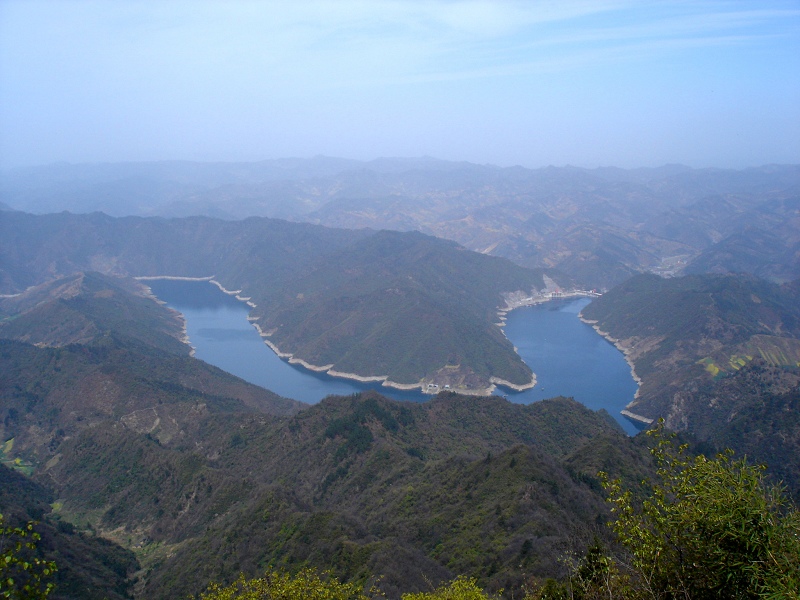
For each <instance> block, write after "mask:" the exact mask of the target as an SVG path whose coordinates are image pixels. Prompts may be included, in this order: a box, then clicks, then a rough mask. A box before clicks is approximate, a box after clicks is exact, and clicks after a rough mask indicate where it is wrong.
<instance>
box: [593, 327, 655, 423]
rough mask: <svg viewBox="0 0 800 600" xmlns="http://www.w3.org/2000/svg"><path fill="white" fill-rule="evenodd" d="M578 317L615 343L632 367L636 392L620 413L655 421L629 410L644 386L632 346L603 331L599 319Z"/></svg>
mask: <svg viewBox="0 0 800 600" xmlns="http://www.w3.org/2000/svg"><path fill="white" fill-rule="evenodd" d="M578 318H579V319H580V320H581V321H583V322H584V323H586V324H587V325H591V327H592V329H594V330H595V331H596V332H597V333H598V334H600V335H601V336H603V337H604V338H605V339H607V340H608V341H609V342H611V343H612V344H614V346H615V347H616V348H617V350H619V351H620V352H622V355H623V356H624V357H625V362H627V363H628V366H629V367H630V368H631V377H633V380H634V381H635V382H636V393H635V394H634V395H633V400H632V401H631V402H630V403H629V404H628V405H627V406H626V407H625V409H624V410H622V411H620V414H622V415H624V416H626V417H628V418H629V419H633V420H634V421H639V422H640V423H645V424H647V425H650V424H651V423H652V422H653V419H650V418H648V417H645V416H643V415H637V414H636V413H634V412H631V411H630V410H628V409H629V408H632V407H633V406H635V404H636V400H637V399H638V398H639V390H640V388H641V386H642V379H641V378H640V377H639V376H638V375H637V374H636V367H635V366H634V364H633V360H632V359H631V357H630V354H631V351H632V348H630V347H628V346H626V345H625V344H623V343H622V342H621V341H620V340H618V339H617V338H615V337H612V336H611V334H610V333H608V332H607V331H603V330H602V329H600V327H599V326H598V325H597V321H593V320H592V319H587V318H585V317H584V316H583V314H578Z"/></svg>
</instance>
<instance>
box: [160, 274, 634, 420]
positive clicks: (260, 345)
mask: <svg viewBox="0 0 800 600" xmlns="http://www.w3.org/2000/svg"><path fill="white" fill-rule="evenodd" d="M146 283H147V285H149V286H150V288H151V289H152V290H153V293H154V294H155V295H156V296H157V297H158V298H159V299H161V300H162V301H164V302H166V303H167V305H168V306H169V307H170V308H173V309H175V310H177V311H179V312H181V313H182V314H183V316H184V318H185V319H186V332H187V334H188V336H189V340H190V343H191V345H192V346H193V347H194V348H195V356H196V357H197V358H199V359H201V360H204V361H205V362H207V363H210V364H213V365H215V366H217V367H219V368H221V369H223V370H225V371H228V372H229V373H232V374H234V375H236V376H238V377H241V378H242V379H245V380H246V381H249V382H251V383H254V384H256V385H260V386H262V387H265V388H267V389H269V390H272V391H273V392H275V393H276V394H280V395H281V396H285V397H287V398H294V399H296V400H301V401H303V402H308V403H311V404H313V403H316V402H319V401H320V400H321V399H322V398H324V397H325V396H328V395H331V394H336V395H345V394H353V393H357V392H361V391H364V390H368V389H372V390H378V391H380V393H382V394H383V395H385V396H388V397H390V398H395V399H398V400H408V401H414V402H423V401H425V400H428V399H429V398H430V396H427V395H425V394H422V393H421V392H413V391H411V392H407V391H401V390H396V389H393V388H389V387H383V386H381V385H380V383H360V382H357V381H353V380H348V379H340V378H336V377H331V376H329V375H326V374H324V373H315V372H313V371H309V370H307V369H304V368H302V367H300V366H296V365H292V364H289V362H288V361H286V360H284V359H281V358H279V357H278V356H277V355H276V354H275V353H274V352H273V351H272V350H271V349H270V348H269V347H268V346H267V345H266V344H265V343H264V342H263V340H262V339H261V336H259V334H258V332H257V331H256V329H255V328H254V327H253V326H252V324H251V323H250V322H249V321H248V320H247V315H248V313H249V311H250V309H249V307H248V306H247V305H246V304H245V303H243V302H240V301H239V300H237V299H236V298H234V297H233V296H230V295H228V294H225V293H224V292H222V291H221V290H220V289H219V288H218V287H216V286H215V285H213V284H211V283H209V282H207V281H185V280H170V279H158V280H152V281H147V282H146ZM588 303H589V300H588V299H580V300H572V301H554V302H549V303H546V304H542V305H539V306H532V307H526V308H518V309H516V310H513V311H511V312H510V313H508V319H507V322H506V327H505V332H506V335H507V336H508V339H509V340H511V342H512V343H513V344H514V346H516V347H517V350H518V352H519V354H520V356H521V357H522V359H523V360H524V361H525V362H526V363H527V364H528V366H530V367H531V369H532V370H533V372H534V373H536V378H537V384H536V386H535V387H534V388H533V389H530V390H527V391H524V392H512V391H510V390H505V389H503V388H498V390H497V391H496V392H495V393H496V394H498V395H503V396H506V397H507V398H508V400H509V401H511V402H517V403H521V404H529V403H531V402H536V401H537V400H543V399H545V398H552V397H553V396H572V397H573V398H575V399H576V400H578V401H579V402H582V403H583V404H584V405H586V406H588V407H589V408H591V409H593V410H598V409H600V408H605V409H606V410H607V411H608V412H609V413H610V414H611V415H612V416H613V417H614V418H615V419H616V420H617V422H618V423H619V424H620V425H621V426H622V427H623V428H624V429H625V431H626V432H627V433H628V434H631V435H632V434H635V433H636V432H637V431H638V429H637V427H636V425H635V424H634V423H632V422H631V421H629V420H628V419H626V418H625V417H623V416H622V415H620V414H619V412H620V411H621V410H622V409H623V408H625V405H626V404H628V402H630V401H631V400H633V396H634V394H635V393H636V382H635V381H634V380H633V378H632V377H631V372H630V367H629V366H628V363H627V362H626V361H625V359H624V357H623V355H622V353H621V352H620V351H619V350H617V348H615V347H614V346H613V345H612V344H611V343H609V342H608V341H607V340H605V339H604V338H602V337H601V336H599V335H598V334H597V333H596V332H595V331H594V329H592V328H591V327H590V326H588V325H586V324H585V323H583V322H581V321H580V319H578V313H579V312H580V311H581V309H582V308H583V307H584V306H586V304H588Z"/></svg>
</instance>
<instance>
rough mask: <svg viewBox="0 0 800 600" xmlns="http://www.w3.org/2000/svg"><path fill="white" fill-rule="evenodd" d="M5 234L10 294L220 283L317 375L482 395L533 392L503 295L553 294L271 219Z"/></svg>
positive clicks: (10, 216)
mask: <svg viewBox="0 0 800 600" xmlns="http://www.w3.org/2000/svg"><path fill="white" fill-rule="evenodd" d="M0 233H2V237H0V257H2V262H0V264H2V265H3V266H2V273H0V284H1V287H0V289H3V290H4V291H7V292H14V291H20V290H22V289H24V288H25V287H27V286H30V285H34V284H40V283H43V282H46V281H49V280H50V279H51V278H52V277H53V276H58V275H65V276H66V275H70V274H72V273H73V272H75V271H82V270H86V269H94V270H98V271H100V272H102V273H105V274H109V273H110V274H119V275H136V276H159V275H173V276H183V277H208V276H212V275H213V276H215V277H216V280H217V281H219V282H220V283H221V284H222V285H223V286H225V287H226V288H227V289H230V290H241V294H242V295H243V296H247V297H250V298H251V302H252V303H254V304H255V305H256V306H257V308H256V312H255V316H256V317H257V318H258V324H259V325H260V326H261V329H262V330H263V331H265V332H268V333H269V334H270V335H271V336H272V339H273V342H274V343H276V344H277V345H278V347H279V348H280V350H281V351H282V352H285V353H290V354H293V355H295V357H296V358H298V359H302V360H304V361H306V362H308V363H311V364H317V365H330V364H332V365H333V367H334V369H335V370H337V371H339V372H347V373H356V374H358V375H361V376H384V377H388V378H389V379H390V380H393V381H397V382H400V383H405V384H416V385H423V384H425V383H426V382H428V381H434V380H435V381H438V380H441V381H442V383H449V384H451V385H454V386H455V385H459V386H463V387H464V388H465V389H472V390H475V389H478V390H480V389H485V388H487V387H489V386H490V385H491V378H492V377H498V378H500V379H503V380H506V381H509V382H511V383H512V384H516V385H524V384H527V383H528V382H529V381H530V380H531V373H530V370H529V369H528V367H527V366H526V365H525V364H524V363H523V362H522V361H521V359H520V358H519V357H518V356H517V355H516V353H515V352H514V349H513V347H512V345H511V344H510V343H509V342H508V341H507V340H506V339H505V338H504V337H503V335H502V333H501V332H500V330H499V328H498V327H497V326H496V325H494V324H493V323H494V321H495V320H496V318H495V315H494V313H495V312H496V309H497V308H498V307H499V306H500V305H501V304H503V300H502V294H503V293H504V292H510V291H517V290H522V291H530V290H532V289H542V288H543V287H544V283H543V280H542V275H541V272H534V271H530V270H527V269H523V268H521V267H518V266H516V265H514V264H512V263H510V262H509V261H506V260H502V259H497V258H493V257H489V256H484V255H479V254H476V253H473V252H469V251H466V250H464V249H463V248H460V247H458V246H456V245H455V244H453V243H452V242H446V241H443V240H437V239H435V238H430V237H426V236H423V235H420V234H417V233H407V234H399V233H393V232H378V233H375V232H370V231H359V232H353V231H343V230H332V229H326V228H323V227H318V226H311V225H301V224H292V223H286V222H282V221H275V220H270V219H255V218H253V219H247V220H245V221H240V222H226V221H217V220H213V219H208V218H192V219H181V220H163V219H140V218H125V219H112V218H110V217H107V216H105V215H102V214H92V215H70V214H67V213H63V214H59V215H44V216H33V215H26V214H22V213H2V215H0ZM22 329H26V328H24V327H22ZM26 330H27V329H26Z"/></svg>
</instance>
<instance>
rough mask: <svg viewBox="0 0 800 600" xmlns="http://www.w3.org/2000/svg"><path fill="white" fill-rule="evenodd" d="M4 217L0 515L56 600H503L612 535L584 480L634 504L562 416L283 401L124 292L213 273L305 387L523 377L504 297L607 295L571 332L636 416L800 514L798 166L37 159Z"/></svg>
mask: <svg viewBox="0 0 800 600" xmlns="http://www.w3.org/2000/svg"><path fill="white" fill-rule="evenodd" d="M0 201H1V202H2V203H3V204H4V206H5V208H4V209H3V210H2V211H0V294H2V296H0V378H2V381H3V382H4V385H3V387H2V389H0V435H1V436H2V439H0V442H2V446H0V462H2V465H0V481H2V483H3V489H9V490H12V492H11V493H6V494H3V493H0V512H3V513H4V514H9V515H13V516H14V518H15V519H23V520H24V519H28V518H37V519H43V520H44V521H45V524H46V525H45V527H46V528H45V531H46V535H47V545H46V553H47V555H48V556H51V557H56V558H57V560H58V561H59V564H60V565H63V569H62V571H61V572H60V573H61V574H60V575H59V577H60V578H61V579H59V582H60V583H59V585H60V590H61V591H60V592H58V593H57V595H56V597H57V598H65V599H66V598H82V597H97V598H103V597H109V598H130V597H136V598H174V597H184V596H186V595H188V594H196V593H198V592H200V591H201V590H203V589H204V588H205V586H206V585H207V584H208V582H209V581H214V580H216V581H230V580H232V579H233V578H235V577H236V576H237V574H238V573H239V572H240V571H245V572H246V573H248V574H250V575H255V574H257V572H258V571H259V569H261V568H263V566H264V565H277V566H281V567H285V568H287V569H289V570H290V571H291V570H296V569H297V568H298V567H299V566H300V565H311V566H314V567H317V568H320V569H326V568H328V569H332V570H333V571H334V574H335V575H336V576H337V577H339V578H341V579H343V580H347V581H356V582H359V583H364V582H372V581H376V580H378V579H380V581H381V582H382V583H381V584H382V586H383V589H384V590H385V591H386V592H387V593H388V595H389V597H392V598H395V597H399V596H400V594H401V593H402V592H406V591H413V590H421V589H427V587H426V586H428V585H429V584H430V582H434V583H438V582H440V581H443V580H446V579H449V578H452V577H454V576H455V575H457V574H461V573H464V574H468V575H470V576H475V577H477V578H478V579H479V581H480V584H481V585H482V586H484V587H486V588H487V589H491V590H498V589H500V588H505V589H506V590H507V592H506V593H507V596H509V597H510V595H511V594H516V593H518V592H520V591H521V590H522V589H523V585H524V584H525V583H526V578H528V577H536V578H539V579H540V580H542V579H543V578H546V577H562V576H563V575H564V573H565V571H564V566H563V563H561V562H559V557H560V556H563V555H564V554H565V553H566V552H582V551H583V549H585V547H586V545H587V544H588V543H589V542H590V540H591V539H592V538H593V537H595V536H597V537H598V539H600V540H602V541H603V542H604V543H607V544H612V543H613V540H612V538H611V536H610V532H609V530H608V528H607V527H605V523H606V522H607V521H608V520H609V519H610V518H611V513H610V512H609V509H608V507H607V506H606V505H605V504H604V502H603V492H602V490H601V487H600V485H599V482H598V479H597V472H598V471H599V470H601V469H602V470H604V471H607V472H609V473H610V474H612V476H614V475H623V476H624V477H625V478H626V480H627V481H629V482H632V485H633V486H634V491H635V489H636V488H635V486H636V485H637V483H638V482H640V481H641V480H642V478H643V477H644V476H646V475H647V474H648V473H650V472H652V468H653V466H652V464H651V463H650V461H649V455H648V452H647V448H646V445H645V441H644V440H643V439H641V437H642V436H637V437H634V438H628V437H627V436H624V435H623V434H622V433H621V432H620V430H619V428H618V426H617V425H616V424H615V423H614V422H613V420H612V419H610V418H609V415H607V414H605V413H603V412H598V413H595V412H592V411H590V410H588V409H586V408H585V407H583V406H581V405H578V404H577V403H575V402H574V401H572V400H569V399H565V398H556V399H552V400H547V401H543V402H540V403H535V404H532V405H530V406H519V405H514V404H511V403H508V402H507V401H505V400H503V399H501V398H498V397H487V396H479V395H474V396H467V395H459V394H456V393H452V392H442V393H440V394H438V395H436V396H435V397H433V398H432V399H431V401H430V402H427V403H423V404H404V403H401V402H395V401H391V400H387V399H386V398H384V397H382V396H380V395H379V394H376V393H364V394H356V395H354V396H351V397H346V398H345V397H329V398H327V399H325V400H323V401H322V402H320V403H319V404H317V405H315V406H308V405H304V404H302V403H298V402H296V401H294V400H291V399H288V398H281V397H279V396H277V395H276V394H274V393H272V392H270V391H269V390H264V389H261V388H258V387H256V386H253V385H250V384H248V383H246V382H244V381H241V380H239V379H237V378H235V377H233V376H232V375H229V374H227V373H224V372H222V371H220V370H219V369H216V368H214V367H211V366H210V365H207V364H205V363H203V362H201V361H198V360H196V359H194V358H192V357H191V356H190V349H189V347H188V346H187V345H186V344H185V343H184V339H183V338H184V331H183V328H182V323H181V321H180V318H179V317H178V316H177V315H176V314H175V313H174V312H171V311H170V310H168V309H167V308H165V307H164V306H163V305H161V304H158V303H157V302H155V299H154V298H153V297H152V296H151V295H150V294H149V293H148V290H147V288H146V286H145V285H144V284H146V280H145V281H144V282H142V281H137V280H135V279H133V277H143V276H144V277H153V276H163V275H170V276H179V277H190V278H211V277H213V278H214V280H215V281H216V282H218V284H219V285H220V286H222V287H223V288H225V289H227V290H228V291H230V292H232V293H236V294H237V295H238V296H239V297H240V298H241V299H243V301H248V302H249V303H250V306H251V308H252V312H251V316H250V317H251V319H253V321H254V323H256V324H257V325H258V326H259V328H260V330H261V332H262V335H263V336H264V338H265V339H266V340H268V341H269V342H270V343H271V344H273V346H274V347H275V348H277V349H278V350H279V351H281V352H283V353H287V354H291V355H292V357H293V359H294V360H301V361H303V363H305V364H307V365H311V366H315V365H316V366H317V367H321V368H323V370H327V371H330V370H331V369H332V370H333V371H334V372H344V373H346V374H349V375H351V376H352V375H357V376H362V377H369V378H379V379H381V380H387V381H388V382H392V383H393V384H395V385H401V386H402V385H408V386H417V387H420V386H422V387H423V388H425V386H427V384H429V383H430V384H434V383H435V384H437V385H439V386H440V388H439V389H441V388H443V387H444V386H445V385H450V386H451V387H452V388H453V389H456V390H460V391H464V392H471V393H475V392H485V391H487V390H490V389H491V388H492V386H494V385H496V384H500V385H505V386H517V387H524V386H526V385H529V384H530V383H531V380H532V372H531V367H532V365H526V364H525V363H524V362H522V360H521V359H520V357H519V356H518V355H517V353H516V351H515V349H514V348H513V346H512V344H511V343H510V342H509V341H508V339H506V338H505V336H504V335H503V333H502V330H501V328H500V326H499V325H498V323H497V321H498V314H497V313H498V309H502V308H505V307H506V303H507V302H508V300H509V298H510V296H509V294H510V293H513V297H514V298H518V299H520V298H526V297H530V296H536V297H538V298H540V299H541V298H544V297H549V289H553V288H551V287H550V286H557V287H558V288H560V289H565V288H566V289H569V288H573V287H581V288H592V287H598V288H608V290H607V291H606V292H605V293H604V294H603V295H602V297H600V298H598V299H595V300H594V301H593V302H592V303H591V304H589V305H588V306H587V307H586V308H585V309H584V310H583V313H582V317H583V318H584V319H585V320H587V321H588V322H590V323H591V324H593V325H594V326H595V327H596V328H597V329H598V331H599V332H600V333H601V334H602V335H605V336H606V337H608V338H609V339H611V340H613V341H614V342H615V343H616V344H617V346H618V347H619V348H620V349H621V350H622V351H624V352H625V354H626V356H627V358H628V360H629V362H630V363H631V366H632V368H633V369H634V371H635V373H636V375H637V376H638V377H639V378H640V380H641V386H640V389H639V393H638V395H637V398H636V400H635V401H634V403H632V405H631V406H629V410H630V411H631V413H632V414H634V415H636V416H638V417H639V418H640V419H643V420H650V419H657V418H659V417H663V418H665V419H666V422H667V424H668V426H670V427H672V428H673V429H676V430H680V431H683V432H686V433H687V434H689V435H690V436H692V438H691V439H693V440H695V441H698V442H700V444H701V445H700V446H696V447H695V448H696V449H698V450H703V451H705V452H707V453H713V452H714V451H715V450H716V449H720V448H722V447H732V448H733V449H735V450H736V451H737V452H739V453H747V455H748V456H749V457H750V458H751V459H752V460H755V461H763V462H766V463H768V464H769V471H768V473H769V476H770V477H772V478H775V479H780V480H782V481H784V482H785V484H786V485H787V486H788V488H789V489H790V490H791V492H792V493H794V494H798V493H800V458H798V457H800V418H798V415H800V312H799V311H800V308H798V307H800V302H798V297H800V288H798V282H799V281H800V279H798V278H799V277H800V168H799V167H796V166H770V167H762V168H755V169H747V170H742V171H724V170H693V169H688V168H685V167H679V166H669V167H663V168H660V169H640V170H621V169H596V170H585V169H575V168H548V169H540V170H527V169H523V168H511V169H499V168H495V167H489V166H479V165H472V164H468V163H448V162H445V161H436V160H434V159H403V160H398V159H381V160H377V161H372V162H368V163H361V162H357V161H347V160H340V159H328V158H323V157H319V158H316V159H311V160H283V161H267V162H263V163H243V164H234V163H231V164H221V163H218V164H202V163H169V162H167V163H142V164H121V165H111V164H109V165H74V166H73V165H55V166H50V167H42V168H36V169H26V170H17V171H13V172H6V173H3V175H2V181H0ZM67 211H69V212H67ZM98 211H102V212H98ZM103 212H104V213H106V214H102V213H103ZM434 234H435V236H436V237H434ZM442 238H446V239H442ZM553 282H555V283H553ZM575 368H580V365H575ZM534 370H535V369H534ZM554 393H558V391H557V390H556V391H554ZM11 469H14V470H16V471H17V472H14V471H12V470H11ZM20 473H24V474H26V475H27V476H29V477H31V478H32V479H26V478H24V477H21V475H20ZM73 546H75V547H80V548H82V549H83V550H82V552H83V555H82V556H80V557H76V556H74V555H73V554H71V553H70V551H69V548H70V547H73ZM81 590H92V592H91V594H88V593H83V592H82V591H81ZM59 594H61V595H59ZM82 594H83V595H82Z"/></svg>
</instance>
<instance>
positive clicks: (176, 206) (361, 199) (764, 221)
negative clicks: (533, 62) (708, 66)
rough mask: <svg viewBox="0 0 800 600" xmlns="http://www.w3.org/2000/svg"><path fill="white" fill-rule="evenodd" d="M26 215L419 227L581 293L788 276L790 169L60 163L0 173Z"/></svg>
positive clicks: (795, 224)
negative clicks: (662, 281) (644, 278)
mask: <svg viewBox="0 0 800 600" xmlns="http://www.w3.org/2000/svg"><path fill="white" fill-rule="evenodd" d="M0 201H2V202H4V203H5V204H7V205H8V206H10V207H12V208H14V209H17V210H23V211H28V212H35V213H46V212H58V211H62V210H71V211H73V212H82V213H83V212H93V211H103V212H105V213H107V214H109V215H114V216H127V215H140V216H156V215H158V216H166V217H186V216H194V215H207V216H212V217H218V218H224V219H242V218H246V217H250V216H265V217H273V218H282V219H289V220H293V221H305V222H310V223H315V224H321V225H326V226H329V227H346V228H351V229H356V228H362V227H368V228H372V229H392V230H400V231H410V230H417V231H421V232H423V233H426V234H429V235H434V236H437V237H440V238H446V239H451V240H454V241H456V242H458V243H460V244H461V245H463V246H465V247H466V248H469V249H471V250H475V251H478V252H482V253H487V254H493V255H496V256H502V257H506V258H509V259H511V260H513V261H514V262H516V263H517V264H520V265H522V266H525V267H532V268H554V269H558V270H560V271H562V272H564V273H565V274H566V275H568V276H569V277H572V278H574V279H575V280H576V281H578V282H579V283H580V284H581V285H582V286H583V287H586V288H593V287H596V288H603V287H608V288H610V287H612V286H613V285H615V284H617V283H620V282H621V281H623V280H625V279H627V278H628V277H630V276H631V275H633V274H636V273H640V272H660V273H666V274H678V273H682V272H683V271H684V270H686V272H701V271H702V272H717V271H718V272H723V271H729V270H735V271H739V270H743V271H745V272H749V273H753V274H757V275H760V276H762V277H768V278H771V279H774V280H777V281H787V280H791V279H795V278H797V277H799V276H800V271H798V266H797V265H798V263H800V237H799V236H798V233H797V232H798V231H800V222H799V221H798V219H799V218H800V217H798V207H799V206H800V205H799V204H798V203H799V202H800V167H798V166H797V165H785V166H782V165H769V166H764V167H759V168H751V169H742V170H724V169H691V168H688V167H683V166H680V165H667V166H664V167H660V168H655V169H632V170H624V169H616V168H599V169H580V168H576V167H560V168H557V167H547V168H542V169H526V168H523V167H509V168H499V167H494V166H491V165H476V164H472V163H466V162H448V161H441V160H436V159H432V158H421V159H377V160H374V161H368V162H362V161H354V160H345V159H337V158H328V157H322V156H319V157H315V158H313V159H281V160H274V161H262V162H257V163H190V162H159V163H129V164H96V165H68V164H57V165H51V166H45V167H35V168H27V169H17V170H13V171H6V172H3V173H2V174H0Z"/></svg>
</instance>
